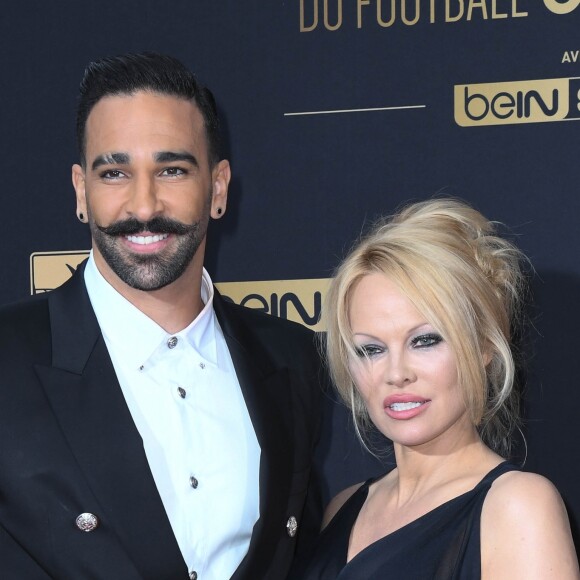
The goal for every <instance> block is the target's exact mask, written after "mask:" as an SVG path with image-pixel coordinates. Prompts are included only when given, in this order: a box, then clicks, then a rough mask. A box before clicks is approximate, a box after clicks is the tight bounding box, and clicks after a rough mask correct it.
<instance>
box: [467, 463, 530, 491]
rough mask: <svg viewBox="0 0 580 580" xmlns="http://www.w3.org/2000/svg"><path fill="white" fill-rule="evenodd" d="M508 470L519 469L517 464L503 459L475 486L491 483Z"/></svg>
mask: <svg viewBox="0 0 580 580" xmlns="http://www.w3.org/2000/svg"><path fill="white" fill-rule="evenodd" d="M508 471H521V468H519V467H518V466H517V465H514V464H513V463H510V462H509V461H503V462H502V463H500V464H499V465H496V466H495V467H494V468H493V469H492V470H491V471H490V472H489V473H488V474H487V475H486V476H485V477H484V478H483V479H482V480H481V481H480V482H479V483H478V484H477V486H476V487H480V486H482V487H483V486H485V485H491V484H492V483H493V482H494V481H495V480H496V479H497V478H498V477H500V476H501V475H503V474H504V473H507V472H508Z"/></svg>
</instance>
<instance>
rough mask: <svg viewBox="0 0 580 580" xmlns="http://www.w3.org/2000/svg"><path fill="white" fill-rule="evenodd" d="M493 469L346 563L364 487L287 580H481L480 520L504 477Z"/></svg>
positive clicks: (507, 467) (504, 468) (506, 467)
mask: <svg viewBox="0 0 580 580" xmlns="http://www.w3.org/2000/svg"><path fill="white" fill-rule="evenodd" d="M514 470H519V468H518V467H516V466H515V465H513V464H511V463H508V462H507V461H506V462H504V463H501V464H500V465H498V466H496V467H495V468H494V469H492V470H491V471H490V472H489V473H488V474H487V475H486V476H485V477H484V478H483V479H482V480H481V481H480V482H479V483H478V484H477V485H476V486H475V487H474V488H473V489H472V490H471V491H468V492H466V493H464V494H462V495H459V496H458V497H455V498H453V499H451V500H449V501H447V502H445V503H444V504H442V505H440V506H438V507H436V508H435V509H433V510H431V511H430V512H428V513H426V514H425V515H423V516H421V517H420V518H418V519H416V520H414V521H413V522H411V523H409V524H407V525H406V526H403V527H402V528H399V529H398V530H396V531H394V532H393V533H391V534H389V535H387V536H385V537H383V538H381V539H379V540H377V541H376V542H373V543H372V544H370V545H369V546H367V547H366V548H365V549H364V550H362V551H361V552H359V553H358V554H357V555H356V556H355V557H354V558H352V559H351V560H350V562H348V563H347V561H346V558H347V552H348V543H349V538H350V533H351V530H352V527H353V526H354V523H355V521H356V518H357V516H358V514H359V512H360V510H361V508H362V506H363V504H364V502H365V500H366V498H367V495H368V489H369V485H370V484H371V483H373V481H376V478H375V479H372V480H369V481H367V482H366V483H364V484H363V485H362V486H361V487H360V488H359V489H358V490H357V491H356V492H355V493H354V494H353V495H352V496H351V497H350V498H349V499H348V501H346V503H345V504H344V505H343V506H342V508H341V509H340V510H339V511H338V513H337V514H336V515H335V516H334V518H333V519H332V520H331V522H330V523H329V524H328V526H327V527H326V528H325V529H324V530H323V531H322V532H321V534H320V536H319V538H318V542H317V544H316V546H314V548H313V550H312V551H311V552H310V553H309V555H308V556H307V557H306V558H305V560H303V561H302V562H299V563H298V566H297V567H296V569H295V570H294V572H293V573H292V575H291V576H290V578H291V579H292V580H379V579H380V580H452V579H456V580H476V579H480V578H481V551H480V520H481V509H482V506H483V502H484V500H485V496H486V495H487V492H488V491H489V488H490V487H491V485H492V483H493V482H494V481H495V480H496V479H497V478H498V477H499V476H500V475H503V474H504V473H506V472H508V471H514Z"/></svg>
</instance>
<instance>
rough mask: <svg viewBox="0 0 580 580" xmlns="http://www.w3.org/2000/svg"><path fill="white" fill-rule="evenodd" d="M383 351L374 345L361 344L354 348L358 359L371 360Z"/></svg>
mask: <svg viewBox="0 0 580 580" xmlns="http://www.w3.org/2000/svg"><path fill="white" fill-rule="evenodd" d="M383 351H384V349H383V348H382V347H380V346H378V345H376V344H362V345H360V346H357V347H356V348H355V352H356V355H357V356H358V357H359V358H372V357H373V356H376V355H378V354H381V353H382V352H383Z"/></svg>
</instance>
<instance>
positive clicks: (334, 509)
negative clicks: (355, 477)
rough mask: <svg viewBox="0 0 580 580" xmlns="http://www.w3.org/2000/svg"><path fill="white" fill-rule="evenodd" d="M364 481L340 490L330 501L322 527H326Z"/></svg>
mask: <svg viewBox="0 0 580 580" xmlns="http://www.w3.org/2000/svg"><path fill="white" fill-rule="evenodd" d="M364 484H365V482H364V481H361V482H360V483H355V484H354V485H351V486H350V487H347V488H346V489H343V490H342V491H340V492H338V493H337V494H336V495H335V496H334V497H333V498H332V499H331V500H330V502H329V503H328V505H327V506H326V509H325V510H324V516H323V517H322V529H324V528H325V527H326V526H327V525H328V524H329V523H330V521H331V520H332V518H333V517H334V516H335V515H336V514H337V513H338V512H339V511H340V508H341V507H342V506H343V505H344V504H345V503H346V502H347V501H348V500H349V499H350V498H351V496H352V495H354V494H355V492H356V491H358V490H359V489H360V488H361V487H362V486H363V485H364Z"/></svg>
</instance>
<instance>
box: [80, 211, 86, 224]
mask: <svg viewBox="0 0 580 580" xmlns="http://www.w3.org/2000/svg"><path fill="white" fill-rule="evenodd" d="M78 218H79V221H81V222H83V223H84V222H85V216H84V215H83V213H82V212H79V215H78Z"/></svg>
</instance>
